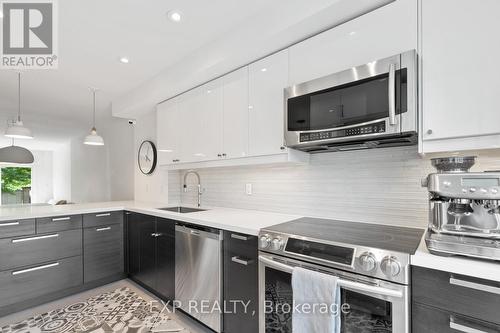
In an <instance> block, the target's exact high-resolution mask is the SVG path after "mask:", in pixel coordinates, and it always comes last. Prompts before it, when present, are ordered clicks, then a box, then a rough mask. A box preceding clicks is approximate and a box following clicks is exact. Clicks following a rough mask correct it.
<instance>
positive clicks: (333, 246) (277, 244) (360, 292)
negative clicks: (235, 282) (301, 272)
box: [259, 218, 424, 333]
mask: <svg viewBox="0 0 500 333" xmlns="http://www.w3.org/2000/svg"><path fill="white" fill-rule="evenodd" d="M423 233H424V230H422V229H414V228H403V227H394V226H386V225H377V224H366V223H354V222H344V221H334V220H325V219H314V218H301V219H298V220H294V221H291V222H287V223H283V224H279V225H276V226H272V227H269V228H266V229H263V230H261V232H260V234H259V250H260V251H259V294H260V296H259V304H260V306H261V311H260V321H259V322H260V328H259V332H260V333H264V332H266V333H267V332H292V315H293V313H278V312H277V311H266V309H265V308H264V304H267V305H269V304H284V303H288V304H291V303H292V300H293V291H292V287H291V277H292V272H293V269H294V267H297V266H299V267H302V268H306V269H311V270H315V271H320V272H323V273H326V274H331V275H335V276H338V277H339V282H338V283H339V285H340V288H341V295H342V297H341V300H342V304H349V306H350V308H351V311H350V312H349V313H346V314H343V315H342V317H341V322H342V329H341V331H342V333H351V332H353V333H354V332H361V331H363V330H365V331H370V332H372V331H376V332H397V333H404V332H409V331H410V320H409V316H410V311H409V309H410V296H409V286H408V285H409V282H410V255H411V254H413V253H414V252H415V250H416V249H417V247H418V245H419V243H420V240H421V238H422V235H423ZM270 308H273V309H274V308H275V307H274V306H273V307H270ZM367 329H368V330H367Z"/></svg>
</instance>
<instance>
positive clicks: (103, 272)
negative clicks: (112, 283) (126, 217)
mask: <svg viewBox="0 0 500 333" xmlns="http://www.w3.org/2000/svg"><path fill="white" fill-rule="evenodd" d="M83 249H84V250H83V259H84V264H83V267H84V271H83V272H84V279H83V281H84V283H88V282H92V281H97V280H101V279H104V278H107V277H111V276H118V275H120V274H123V273H124V260H123V255H124V254H123V252H124V248H123V224H122V223H120V224H111V225H103V226H99V227H92V228H85V229H83Z"/></svg>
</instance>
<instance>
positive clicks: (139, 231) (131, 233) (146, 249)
mask: <svg viewBox="0 0 500 333" xmlns="http://www.w3.org/2000/svg"><path fill="white" fill-rule="evenodd" d="M127 230H128V253H129V255H128V261H129V262H128V267H129V271H128V274H129V276H130V277H131V278H132V279H133V280H134V281H136V282H138V283H140V284H141V285H143V286H145V287H147V288H148V289H149V290H151V291H153V292H155V293H156V294H158V295H159V296H161V297H162V298H163V299H166V300H173V299H174V297H175V221H172V220H168V219H162V218H156V217H154V216H149V215H143V214H138V213H130V214H129V215H128V226H127Z"/></svg>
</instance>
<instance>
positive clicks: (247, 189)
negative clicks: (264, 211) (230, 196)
mask: <svg viewBox="0 0 500 333" xmlns="http://www.w3.org/2000/svg"><path fill="white" fill-rule="evenodd" d="M245 193H246V194H247V195H252V184H245Z"/></svg>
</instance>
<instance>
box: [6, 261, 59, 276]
mask: <svg viewBox="0 0 500 333" xmlns="http://www.w3.org/2000/svg"><path fill="white" fill-rule="evenodd" d="M55 266H59V263H58V262H54V263H52V264H48V265H42V266H37V267H32V268H27V269H23V270H20V271H15V272H12V275H19V274H24V273H29V272H33V271H39V270H41V269H47V268H51V267H55Z"/></svg>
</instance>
